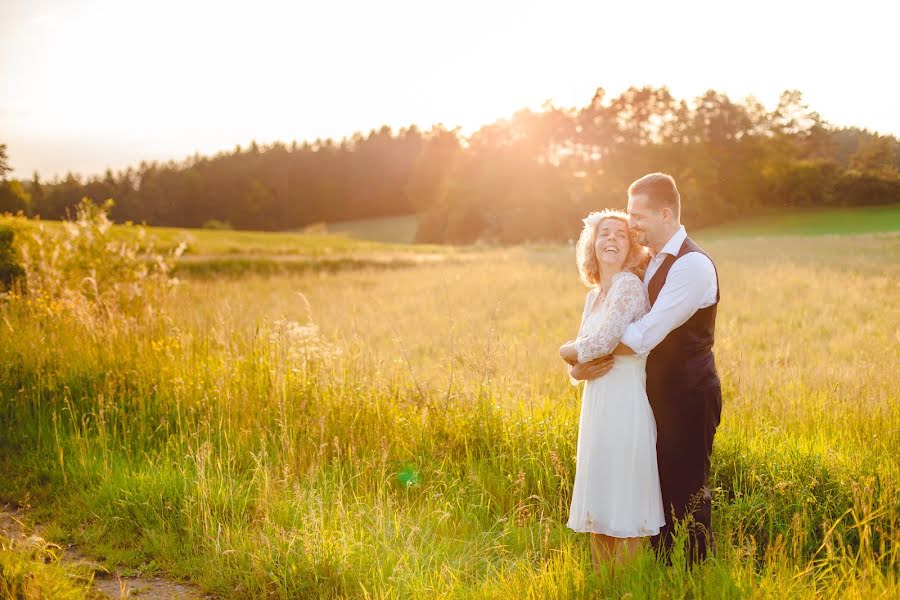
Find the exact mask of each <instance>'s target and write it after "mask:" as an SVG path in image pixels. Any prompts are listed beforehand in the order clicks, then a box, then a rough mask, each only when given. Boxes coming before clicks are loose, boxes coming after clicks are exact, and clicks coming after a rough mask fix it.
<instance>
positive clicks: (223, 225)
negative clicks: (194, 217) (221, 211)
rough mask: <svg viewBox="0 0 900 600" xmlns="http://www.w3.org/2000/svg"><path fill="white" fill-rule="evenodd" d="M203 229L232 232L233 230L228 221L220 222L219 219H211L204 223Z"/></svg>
mask: <svg viewBox="0 0 900 600" xmlns="http://www.w3.org/2000/svg"><path fill="white" fill-rule="evenodd" d="M203 229H218V230H230V229H233V227H232V226H231V223H230V222H228V221H220V220H218V219H210V220H209V221H206V222H204V223H203Z"/></svg>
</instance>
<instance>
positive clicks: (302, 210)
mask: <svg viewBox="0 0 900 600" xmlns="http://www.w3.org/2000/svg"><path fill="white" fill-rule="evenodd" d="M651 171H665V172H668V173H671V174H672V175H673V176H674V177H675V178H676V181H677V182H678V185H679V188H680V190H681V192H682V197H683V200H684V207H683V211H682V214H683V219H684V221H685V223H686V224H687V225H688V226H689V227H697V226H706V225H711V224H716V223H721V222H726V221H729V220H734V219H737V218H744V217H748V216H753V215H759V214H763V213H766V212H768V211H771V210H773V209H784V208H801V207H811V206H869V205H872V204H892V203H897V202H900V183H898V182H900V143H898V141H897V139H896V138H894V137H893V136H880V135H878V134H875V133H872V132H869V131H866V130H860V129H857V128H836V127H833V126H831V125H829V124H828V123H826V122H824V121H823V120H822V119H821V117H820V116H819V115H818V114H817V113H816V112H815V111H813V110H811V109H810V108H809V107H808V106H807V105H806V104H804V102H803V98H802V95H801V94H800V93H799V92H797V91H786V92H784V93H783V94H782V96H781V99H780V100H779V102H778V105H777V106H776V107H775V108H774V109H772V110H766V109H765V107H763V106H762V105H761V104H760V103H759V102H758V101H757V100H755V99H753V98H748V99H746V100H744V101H741V102H735V101H733V100H731V99H730V98H729V97H728V96H727V95H725V94H722V93H719V92H716V91H714V90H710V91H708V92H706V93H705V94H703V95H702V96H700V97H698V98H694V99H692V100H691V99H679V98H675V97H674V96H673V95H672V94H671V93H670V92H669V90H668V89H667V88H665V87H662V88H652V87H642V88H629V89H627V90H625V91H624V92H622V93H621V94H620V95H619V96H617V97H609V96H608V95H607V94H606V92H605V91H604V90H603V89H602V88H601V89H598V90H597V92H596V93H595V95H594V97H593V98H592V99H591V101H590V102H589V103H587V104H586V105H584V106H581V107H576V108H570V109H561V108H557V107H554V106H552V105H549V104H548V105H545V106H544V107H542V108H541V109H540V110H538V111H532V110H521V111H518V112H516V113H515V114H513V115H512V116H511V117H510V118H509V119H503V120H499V121H497V122H495V123H491V124H489V125H486V126H484V127H482V128H481V129H479V130H478V131H476V132H474V133H473V134H471V135H469V136H466V137H463V136H462V135H461V134H460V132H459V131H458V130H452V131H448V130H446V129H444V128H443V127H440V126H435V127H432V128H431V129H430V130H429V131H427V132H423V131H419V130H418V129H417V128H416V127H409V128H406V129H401V130H399V131H397V132H394V131H392V130H391V129H390V128H388V127H383V128H381V129H379V130H374V131H371V132H370V133H369V134H368V135H362V134H355V135H353V136H352V137H350V138H348V139H344V140H341V141H340V142H335V141H333V140H330V139H329V140H316V141H315V142H314V143H304V144H296V143H293V144H291V145H290V146H286V145H284V144H282V143H274V144H272V145H270V146H260V145H257V144H255V143H254V144H252V145H251V146H250V147H249V148H248V149H242V148H240V147H238V148H236V149H235V150H234V151H232V152H223V153H220V154H218V155H216V156H213V157H200V156H195V157H192V158H190V159H188V160H185V161H183V162H180V163H178V162H169V163H165V164H161V163H154V162H145V163H141V165H140V166H139V167H138V168H136V169H135V168H129V169H126V170H124V171H121V172H119V173H115V174H114V173H112V172H107V173H105V174H103V175H102V176H96V177H92V178H89V179H86V180H84V179H82V178H80V177H78V176H76V175H72V174H70V175H68V176H66V177H65V178H64V179H62V180H57V181H54V182H49V183H46V182H44V183H42V182H41V181H40V180H39V179H38V178H37V177H35V178H34V179H33V180H32V181H31V183H30V184H29V188H30V189H29V190H28V192H29V193H30V195H31V202H30V209H28V208H26V209H25V210H26V212H27V210H31V212H32V213H34V214H39V215H41V216H42V217H43V218H45V219H60V218H64V217H65V216H66V215H67V211H71V210H74V207H75V206H76V205H77V204H78V202H79V201H80V200H81V198H83V197H89V198H110V197H111V198H116V199H117V204H116V206H115V207H114V208H113V212H112V217H113V218H114V219H116V220H118V221H133V222H136V223H148V224H151V225H167V226H182V227H201V226H204V224H211V223H214V222H227V223H230V224H232V225H233V226H234V227H236V228H238V229H264V230H271V229H278V230H292V229H300V228H302V227H304V226H307V225H310V224H314V223H333V222H340V221H348V220H360V219H373V218H385V217H393V216H397V215H411V214H414V213H415V214H417V215H418V216H419V228H418V230H417V232H416V235H415V239H416V241H419V242H436V243H447V242H449V243H458V244H465V243H471V242H474V241H477V240H485V241H488V242H496V243H501V244H515V243H519V242H523V241H540V240H556V241H564V240H567V239H569V238H571V237H575V236H577V234H578V227H579V225H580V220H579V217H582V216H583V215H584V214H585V213H587V212H588V211H590V210H596V209H598V208H602V207H624V205H625V190H626V189H627V186H628V185H629V184H630V183H631V182H632V181H633V180H634V179H636V178H637V177H639V176H641V175H644V174H646V173H648V172H651ZM17 202H18V203H17V204H15V207H18V208H22V206H23V205H22V202H19V201H17ZM26 204H27V203H26ZM2 206H3V201H2V199H0V209H2ZM15 207H14V208H15ZM18 208H16V209H18Z"/></svg>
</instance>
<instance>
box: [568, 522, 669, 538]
mask: <svg viewBox="0 0 900 600" xmlns="http://www.w3.org/2000/svg"><path fill="white" fill-rule="evenodd" d="M566 527H568V528H569V529H571V530H572V531H574V532H575V533H599V534H601V535H608V536H609V537H614V538H642V537H652V536H654V535H659V532H660V530H661V529H662V526H660V527H657V528H656V530H655V531H654V530H653V529H650V530H647V531H646V532H643V531H639V532H634V531H610V530H608V529H607V530H605V531H594V530H593V529H590V528H587V527H580V528H579V527H572V526H571V525H569V524H568V523H566Z"/></svg>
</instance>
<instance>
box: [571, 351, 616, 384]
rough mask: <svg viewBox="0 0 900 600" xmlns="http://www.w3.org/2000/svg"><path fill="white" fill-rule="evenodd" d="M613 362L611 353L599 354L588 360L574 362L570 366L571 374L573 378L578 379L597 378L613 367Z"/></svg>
mask: <svg viewBox="0 0 900 600" xmlns="http://www.w3.org/2000/svg"><path fill="white" fill-rule="evenodd" d="M614 362H615V359H614V358H613V356H612V354H607V355H606V356H601V357H600V358H596V359H594V360H592V361H590V362H586V363H575V364H574V365H573V366H572V373H571V375H572V377H573V378H574V379H577V380H579V381H585V380H588V379H597V378H598V377H603V376H604V375H606V374H607V373H609V371H610V369H612V368H613V364H614Z"/></svg>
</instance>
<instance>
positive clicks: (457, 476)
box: [0, 207, 900, 598]
mask: <svg viewBox="0 0 900 600" xmlns="http://www.w3.org/2000/svg"><path fill="white" fill-rule="evenodd" d="M892 210H893V212H891V211H886V212H884V211H883V212H877V211H876V212H874V213H872V214H873V215H874V216H872V217H871V226H870V227H868V228H866V229H863V230H862V231H860V230H859V227H858V226H855V227H847V228H846V229H845V230H842V228H841V223H846V222H847V220H846V219H842V218H840V217H834V216H828V217H826V220H828V219H830V221H828V222H830V223H832V225H831V226H830V227H829V228H822V227H819V228H817V229H815V231H812V232H811V231H809V230H804V229H803V228H802V227H800V228H796V227H795V228H794V229H793V230H790V231H785V230H779V229H777V228H766V227H765V226H763V225H761V224H759V223H757V224H754V226H753V227H754V228H753V232H752V235H751V234H748V233H747V231H743V232H740V231H737V230H735V231H734V234H733V235H729V234H728V231H727V230H723V229H720V230H717V231H715V232H711V233H708V234H707V235H706V236H705V237H704V235H703V234H702V233H701V235H700V236H699V239H700V241H701V243H703V245H704V247H705V248H706V249H707V250H708V251H709V253H710V254H711V255H712V256H713V257H714V258H715V260H716V263H717V266H718V269H719V274H720V280H721V287H722V303H721V305H720V309H719V320H718V326H717V341H716V348H715V352H716V359H717V364H718V368H719V372H720V375H721V377H722V380H723V386H724V407H723V417H722V424H721V426H720V428H719V431H718V432H717V434H716V441H715V451H714V455H713V467H712V469H713V473H712V482H711V484H712V487H713V496H714V531H715V533H716V536H717V538H716V544H717V551H716V554H715V556H714V557H713V558H712V559H710V560H708V561H707V562H705V563H704V564H703V565H701V566H700V567H698V568H696V569H694V570H693V571H688V570H686V569H685V568H684V564H683V560H682V558H681V557H678V556H676V557H675V563H676V564H675V566H673V567H664V566H661V565H660V564H658V563H657V562H656V561H655V560H654V559H653V557H651V556H650V555H649V554H644V555H642V556H641V557H639V559H638V560H637V561H636V562H635V563H634V564H632V565H631V566H629V567H628V568H627V569H625V570H623V571H620V572H617V573H616V574H615V575H611V574H609V573H604V574H603V575H602V576H597V575H595V574H593V572H592V569H591V563H590V555H589V549H588V542H587V539H586V538H585V537H584V536H583V535H578V534H574V533H573V532H571V531H570V530H568V529H566V528H565V521H566V518H567V516H568V503H569V494H570V490H571V485H572V479H573V476H574V464H575V447H576V433H577V423H578V411H579V388H576V387H573V386H572V385H570V384H569V382H568V379H567V377H566V376H565V370H564V368H563V365H562V363H561V361H560V360H559V358H558V356H557V348H558V345H559V343H561V342H562V341H565V340H567V339H570V338H571V337H572V336H574V335H575V333H576V332H577V327H578V321H579V318H580V314H581V307H582V303H583V298H584V293H585V291H586V290H585V288H584V287H583V286H582V285H581V284H580V283H579V281H578V278H577V272H576V269H575V265H574V250H573V249H571V248H569V247H567V246H564V245H539V246H538V245H534V246H523V247H513V248H479V249H478V250H477V251H471V250H461V251H460V250H449V249H443V248H427V247H426V248H420V247H412V248H410V247H405V246H397V247H395V246H393V245H384V244H378V243H375V242H360V241H356V240H351V239H350V238H344V237H334V236H326V238H323V239H322V240H320V241H319V242H316V241H314V240H313V239H311V238H303V236H298V235H294V236H292V235H289V234H281V235H279V234H261V233H260V234H243V233H239V232H202V233H201V232H196V235H197V237H196V238H195V239H196V241H195V254H197V255H210V254H215V253H219V254H225V255H227V254H236V255H239V256H252V255H258V254H266V255H269V254H278V253H282V250H284V252H283V254H291V253H292V252H294V251H295V250H297V249H298V248H303V247H306V246H305V245H306V244H308V245H309V246H310V247H313V248H319V249H318V250H310V253H311V254H315V253H319V254H321V252H322V250H321V248H323V247H327V245H328V244H331V245H332V247H336V248H339V249H341V251H343V252H346V253H347V254H350V253H358V254H359V255H366V253H374V254H379V255H381V256H383V257H388V258H391V257H403V256H406V255H407V254H409V253H426V254H431V255H434V256H435V257H437V258H435V259H433V260H425V261H419V262H415V263H412V262H408V261H407V262H402V261H401V263H398V264H397V265H395V266H396V267H397V268H392V269H381V268H374V267H373V266H372V265H368V264H355V263H354V264H351V263H346V264H342V265H340V266H338V267H335V268H325V269H319V268H307V269H303V270H297V271H290V270H265V269H264V270H262V271H261V272H260V271H256V270H254V269H253V268H246V269H243V270H241V271H240V272H236V271H229V272H227V273H225V274H221V273H218V274H217V272H215V271H212V270H206V271H199V272H194V273H192V272H191V271H189V270H187V271H183V272H181V273H179V277H180V279H181V281H180V283H179V284H178V285H176V286H165V285H160V286H151V285H149V284H148V285H147V286H146V287H145V288H141V289H142V290H143V291H142V292H141V293H142V294H143V295H141V296H140V297H139V300H140V302H138V303H136V304H135V303H123V304H122V308H121V311H120V312H116V311H114V310H107V311H106V312H104V313H103V315H102V316H100V317H97V316H95V315H94V316H90V318H89V317H88V316H86V313H85V312H84V311H83V310H82V308H83V307H81V308H79V310H71V309H70V307H69V306H68V305H67V298H69V296H66V295H65V294H58V295H57V296H46V297H45V296H41V295H32V296H30V297H21V298H12V299H8V300H7V301H6V302H4V303H3V304H2V305H0V321H2V322H0V502H2V501H14V502H17V503H19V504H22V505H24V506H28V507H30V510H29V514H30V515H32V516H33V518H34V519H36V520H40V521H42V522H44V523H45V529H44V531H45V532H46V537H48V539H53V540H54V541H57V542H59V543H73V544H76V545H77V546H78V548H79V549H80V550H81V551H82V552H83V553H85V554H86V555H88V556H90V557H92V558H94V559H96V560H99V561H102V562H105V563H107V564H109V565H114V566H118V567H119V568H120V569H124V570H126V571H131V572H136V573H157V572H158V573H165V574H167V575H168V576H170V577H173V578H178V579H183V580H190V581H192V582H195V583H196V584H198V585H199V586H200V587H201V588H202V589H203V590H204V591H207V592H209V593H211V594H214V595H216V596H219V597H223V598H259V597H271V598H298V597H347V598H382V597H385V598H391V597H400V598H407V597H416V598H417V597H455V598H483V597H487V598H508V597H520V598H525V597H529V598H532V597H533V598H594V597H610V598H620V597H627V596H628V595H629V594H630V595H631V596H630V597H634V598H656V597H663V598H769V597H771V598H819V597H841V598H873V597H883V598H892V597H897V596H898V595H900V523H898V520H900V466H898V461H897V453H898V450H900V404H898V397H897V396H898V385H897V377H896V371H897V364H898V359H900V330H898V323H900V303H898V281H900V231H898V229H900V228H898V227H895V226H894V225H892V224H891V223H895V222H896V216H897V214H900V209H897V208H896V207H895V208H894V209H892ZM885 214H889V215H892V216H891V217H890V218H885ZM891 218H893V219H894V220H893V221H892V220H891ZM863 220H865V219H863ZM867 222H868V221H867ZM19 226H20V233H22V235H25V229H23V227H24V228H27V227H32V226H33V224H28V225H22V224H21V223H20V224H19ZM151 233H154V232H151ZM812 233H815V234H818V235H813V234H812ZM110 235H119V234H117V233H111V234H110ZM159 235H160V238H161V239H164V240H168V241H167V242H166V243H171V244H174V243H175V242H174V241H173V240H174V239H175V238H174V234H171V233H168V232H160V233H159ZM268 235H274V236H275V237H272V238H269V237H267V236H268ZM166 236H169V237H166ZM235 240H236V241H235ZM201 248H202V249H201ZM457 255H465V256H466V258H465V260H460V259H459V257H458V256H457ZM225 275H227V276H225ZM98 297H99V293H98ZM4 552H7V550H3V551H2V552H0V565H6V566H5V567H4V568H6V569H9V566H8V565H10V564H13V563H12V560H13V559H11V558H10V559H6V558H4V556H5V554H4ZM35 562H42V561H35ZM16 564H18V563H16ZM43 568H45V567H41V569H43ZM0 572H2V571H0ZM48 577H51V578H52V577H53V575H52V574H51V575H49V576H48ZM70 585H73V586H74V584H70ZM75 588H77V586H74V587H73V590H71V593H72V594H73V597H78V594H80V593H82V592H83V589H82V588H77V589H75ZM84 593H87V592H84Z"/></svg>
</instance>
